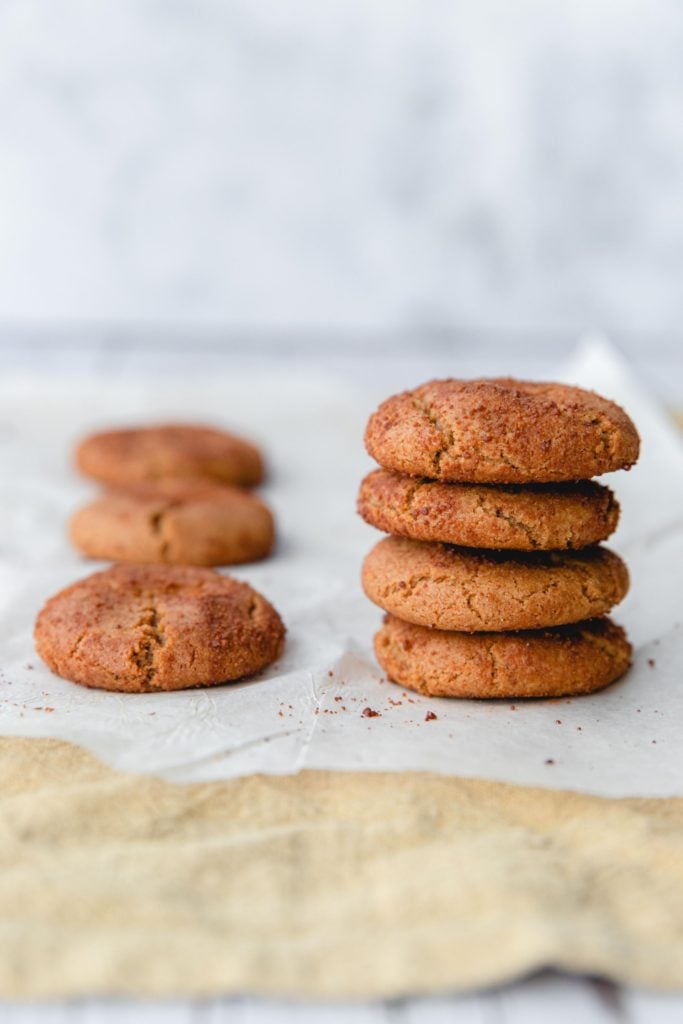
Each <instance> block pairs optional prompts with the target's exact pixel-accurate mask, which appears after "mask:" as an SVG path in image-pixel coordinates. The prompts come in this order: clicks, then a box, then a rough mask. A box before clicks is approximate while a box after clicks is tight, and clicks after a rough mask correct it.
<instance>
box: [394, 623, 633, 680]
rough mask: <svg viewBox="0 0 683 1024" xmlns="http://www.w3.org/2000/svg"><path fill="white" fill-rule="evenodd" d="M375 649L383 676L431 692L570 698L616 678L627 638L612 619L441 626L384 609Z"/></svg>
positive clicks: (626, 654) (627, 652)
mask: <svg viewBox="0 0 683 1024" xmlns="http://www.w3.org/2000/svg"><path fill="white" fill-rule="evenodd" d="M375 654H376V657H377V660H378V661H379V663H380V665H381V666H382V668H383V669H384V671H385V672H386V673H387V675H388V676H389V678H390V679H391V680H392V681H393V682H395V683H399V684H400V685H401V686H405V687H408V688H409V689H411V690H417V691H418V693H423V694H426V695H428V696H431V697H471V698H479V697H497V698H506V699H508V700H510V699H518V698H523V697H570V696H579V695H580V694H585V693H593V692H594V691H595V690H601V689H603V688H604V687H605V686H609V684H610V683H613V682H615V681H616V680H617V679H619V678H620V677H621V676H623V674H624V673H625V672H626V670H627V669H628V667H629V665H630V663H631V645H630V644H629V642H628V640H627V639H626V634H625V633H624V631H623V629H621V627H620V626H617V625H615V624H614V623H613V622H612V621H611V620H610V619H606V618H601V619H591V620H590V621H588V622H579V623H576V624H575V625H573V626H558V627H557V628H556V629H545V630H532V631H529V632H523V633H447V632H444V631H442V630H436V629H427V628H425V627H424V626H414V625H412V624H411V623H409V622H403V621H402V620H401V619H397V618H395V616H393V615H387V616H386V617H385V620H384V624H383V626H382V628H381V629H380V630H379V632H378V633H377V634H376V636H375Z"/></svg>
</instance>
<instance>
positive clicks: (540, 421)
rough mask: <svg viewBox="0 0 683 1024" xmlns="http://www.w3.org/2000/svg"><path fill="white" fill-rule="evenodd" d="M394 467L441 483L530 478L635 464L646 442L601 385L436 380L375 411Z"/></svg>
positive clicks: (555, 478) (377, 433)
mask: <svg viewBox="0 0 683 1024" xmlns="http://www.w3.org/2000/svg"><path fill="white" fill-rule="evenodd" d="M365 445H366V448H367V450H368V452H369V453H370V455H372V457H373V458H374V459H376V461H377V462H379V464H380V465H381V466H382V467H383V468H384V469H390V470H394V471H396V472H398V473H406V474H408V475H409V476H419V477H429V478H431V479H434V480H444V481H454V482H464V483H484V484H486V483H489V484H526V483H555V482H560V481H569V480H588V479H590V478H591V477H593V476H599V475H600V474H601V473H609V472H612V471H613V470H617V469H629V468H630V467H631V466H632V465H633V464H634V462H635V461H636V460H637V458H638V452H639V447H640V441H639V438H638V433H637V431H636V428H635V427H634V425H633V423H632V422H631V420H630V419H629V417H628V416H627V415H626V413H625V412H624V410H623V409H621V408H620V407H619V406H618V405H615V403H614V402H610V401H608V400H607V399H605V398H602V397H601V396H600V395H596V394H595V393H594V392H592V391H584V390H583V389H582V388H576V387H569V386H568V385H566V384H542V383H538V382H529V381H518V380H512V379H508V378H500V379H490V380H489V379H480V380H435V381H431V382H429V383H428V384H423V385H422V386H421V387H418V388H415V389H414V390H413V391H405V392H403V394H400V395H394V396H393V397H392V398H388V399H387V400H386V401H385V402H383V403H382V405H380V407H379V409H378V410H377V411H376V412H375V413H374V414H373V415H372V416H371V417H370V421H369V423H368V426H367V430H366V432H365Z"/></svg>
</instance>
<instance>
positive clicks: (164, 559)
mask: <svg viewBox="0 0 683 1024" xmlns="http://www.w3.org/2000/svg"><path fill="white" fill-rule="evenodd" d="M69 533H70V536H71V540H72V541H73V543H74V545H75V546H76V547H77V548H78V549H79V550H80V551H82V552H83V554H84V555H87V556H88V558H101V559H105V560H108V561H111V562H141V563H148V564H151V563H162V564H167V565H236V564H238V563H240V562H254V561H256V560H257V559H259V558H265V556H266V555H267V554H268V553H269V551H270V550H271V548H272V546H273V540H274V527H273V517H272V515H271V513H270V510H269V509H268V508H267V506H266V505H264V503H263V502H262V501H260V500H259V499H258V498H256V497H255V496H254V495H253V494H250V493H249V492H248V491H243V490H240V489H239V488H237V487H227V486H226V487H222V486H220V485H215V484H205V483H202V482H198V483H193V482H184V481H182V482H181V481H161V482H159V483H158V484H138V485H137V486H136V487H130V488H124V489H120V490H114V491H110V492H109V493H107V494H104V495H103V496H102V497H100V498H98V499H96V500H95V501H92V502H90V503H89V504H88V505H85V506H84V507H83V508H81V509H79V510H78V511H77V512H76V513H75V514H74V515H73V516H72V517H71V521H70V523H69Z"/></svg>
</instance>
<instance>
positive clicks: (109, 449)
mask: <svg viewBox="0 0 683 1024" xmlns="http://www.w3.org/2000/svg"><path fill="white" fill-rule="evenodd" d="M76 463H77V465H78V468H79V469H80V470H81V472H82V473H85V475H86V476H91V477H93V478H94V479H95V480H99V481H101V482H102V483H105V484H113V485H115V486H123V487H125V486H127V485H129V484H137V483H144V482H149V481H155V480H163V479H166V478H168V477H171V478H180V479H197V478H198V479H203V480H214V481H217V482H220V483H225V484H237V485H241V486H245V487H252V486H254V485H256V484H258V483H260V482H261V480H262V478H263V460H262V458H261V454H260V452H259V450H258V448H256V447H255V446H254V445H253V444H250V443H249V442H248V441H245V440H243V439H242V438H240V437H236V436H235V435H234V434H229V433H226V432H225V431H222V430H215V429H214V428H212V427H205V426H199V425H193V424H176V423H172V424H161V425H157V426H149V427H136V428H128V429H121V430H108V431H104V432H102V433H99V434H92V435H91V436H90V437H86V438H85V439H84V440H83V441H82V442H81V444H80V445H79V446H78V448H77V450H76Z"/></svg>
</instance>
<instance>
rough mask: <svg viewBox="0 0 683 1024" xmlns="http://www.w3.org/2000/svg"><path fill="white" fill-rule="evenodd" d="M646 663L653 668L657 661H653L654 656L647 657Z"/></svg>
mask: <svg viewBox="0 0 683 1024" xmlns="http://www.w3.org/2000/svg"><path fill="white" fill-rule="evenodd" d="M647 663H648V665H649V666H650V668H654V667H655V665H656V664H657V662H656V661H655V659H654V658H648V659H647Z"/></svg>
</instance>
